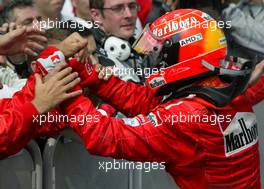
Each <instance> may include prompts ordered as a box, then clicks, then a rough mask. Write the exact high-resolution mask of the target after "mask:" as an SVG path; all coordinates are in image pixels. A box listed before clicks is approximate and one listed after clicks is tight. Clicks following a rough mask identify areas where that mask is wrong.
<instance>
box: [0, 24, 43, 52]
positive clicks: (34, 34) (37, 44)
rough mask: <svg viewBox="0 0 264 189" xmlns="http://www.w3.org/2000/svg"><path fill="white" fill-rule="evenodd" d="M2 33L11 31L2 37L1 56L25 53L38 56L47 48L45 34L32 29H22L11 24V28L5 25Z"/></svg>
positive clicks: (0, 38)
mask: <svg viewBox="0 0 264 189" xmlns="http://www.w3.org/2000/svg"><path fill="white" fill-rule="evenodd" d="M1 30H2V31H7V30H9V32H8V33H6V34H5V35H1V36H0V54H2V55H14V54H19V53H25V54H28V55H30V56H37V55H38V53H39V52H41V51H42V50H43V49H44V48H45V47H44V45H43V44H42V43H46V42H47V39H46V37H44V36H43V34H44V33H43V32H41V31H39V30H37V29H35V28H32V27H25V26H24V27H20V26H15V25H14V24H10V25H9V28H7V27H6V25H4V26H3V27H2V29H1Z"/></svg>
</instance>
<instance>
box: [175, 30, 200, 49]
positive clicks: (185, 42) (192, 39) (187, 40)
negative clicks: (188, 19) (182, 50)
mask: <svg viewBox="0 0 264 189" xmlns="http://www.w3.org/2000/svg"><path fill="white" fill-rule="evenodd" d="M202 39H203V36H202V34H200V33H199V34H196V35H193V36H190V37H188V38H185V39H182V40H180V45H181V47H184V46H186V45H189V44H191V43H194V42H196V41H200V40H202Z"/></svg>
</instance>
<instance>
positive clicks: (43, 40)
mask: <svg viewBox="0 0 264 189" xmlns="http://www.w3.org/2000/svg"><path fill="white" fill-rule="evenodd" d="M27 38H28V39H30V40H32V41H35V42H39V43H46V42H47V41H48V39H47V38H46V37H45V36H42V35H28V37H27Z"/></svg>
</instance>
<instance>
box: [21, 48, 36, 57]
mask: <svg viewBox="0 0 264 189" xmlns="http://www.w3.org/2000/svg"><path fill="white" fill-rule="evenodd" d="M24 53H25V54H27V55H29V56H33V57H36V56H38V53H36V52H34V51H33V50H32V49H30V48H27V47H26V48H25V49H24Z"/></svg>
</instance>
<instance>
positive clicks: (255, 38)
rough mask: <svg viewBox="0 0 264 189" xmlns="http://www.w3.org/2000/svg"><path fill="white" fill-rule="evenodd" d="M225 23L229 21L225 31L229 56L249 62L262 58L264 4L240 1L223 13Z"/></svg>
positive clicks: (246, 0) (255, 0) (251, 0)
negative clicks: (228, 44) (229, 25)
mask: <svg viewBox="0 0 264 189" xmlns="http://www.w3.org/2000/svg"><path fill="white" fill-rule="evenodd" d="M223 17H224V19H225V21H231V26H232V27H231V28H230V29H229V30H227V34H228V37H229V38H228V39H229V43H230V45H231V46H230V54H231V55H233V56H238V57H242V58H246V59H251V60H255V59H257V61H258V60H261V59H262V58H263V57H264V42H263V38H264V34H263V30H264V27H263V21H264V4H263V1H262V0H241V1H240V2H239V3H238V4H236V5H235V4H230V6H229V7H228V8H226V9H225V10H224V11H223Z"/></svg>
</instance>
